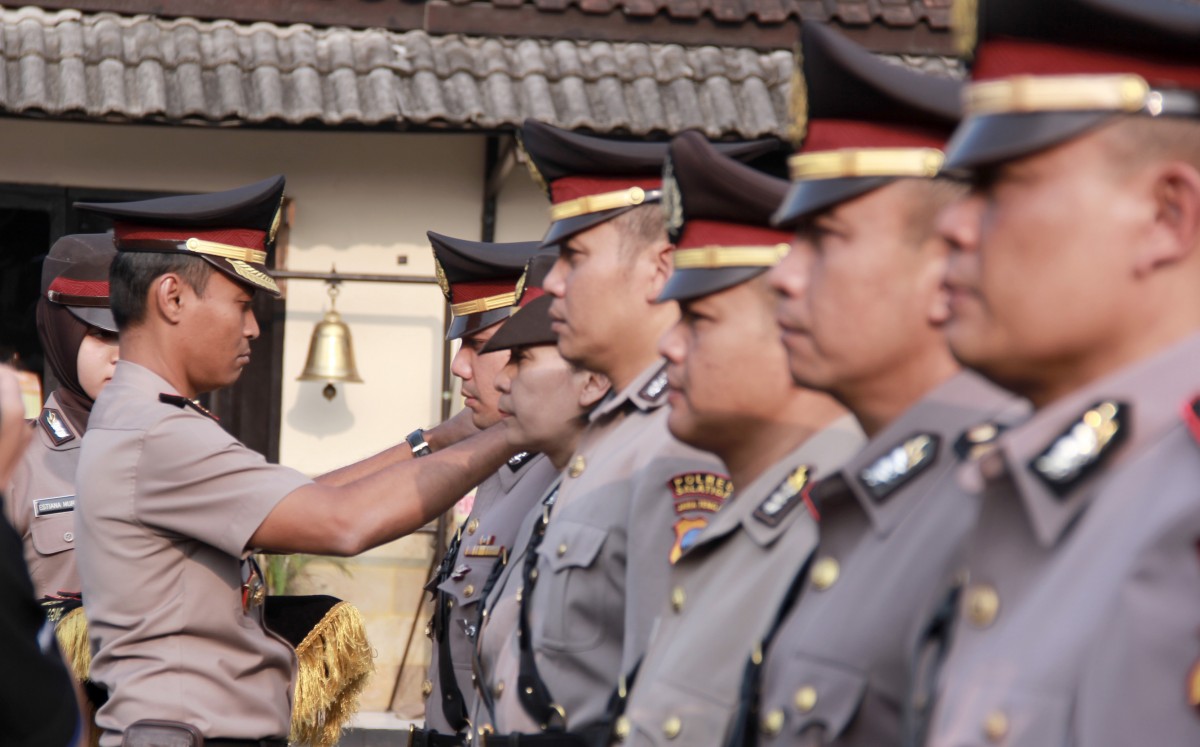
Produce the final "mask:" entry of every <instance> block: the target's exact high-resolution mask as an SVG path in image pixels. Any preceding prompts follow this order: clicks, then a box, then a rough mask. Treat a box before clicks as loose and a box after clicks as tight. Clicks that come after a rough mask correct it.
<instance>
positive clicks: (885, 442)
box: [813, 371, 1017, 535]
mask: <svg viewBox="0 0 1200 747" xmlns="http://www.w3.org/2000/svg"><path fill="white" fill-rule="evenodd" d="M1016 401H1017V400H1016V398H1014V397H1013V396H1012V395H1011V394H1008V393H1007V392H1005V391H1003V390H1001V389H999V388H998V387H996V386H994V385H993V384H990V383H988V382H987V381H985V380H984V379H983V377H981V376H979V375H978V374H975V373H973V372H970V371H963V372H960V373H958V374H956V375H955V376H953V377H951V378H950V379H948V380H946V381H945V382H943V383H942V384H940V385H939V386H937V387H935V388H934V389H933V390H931V391H930V392H929V393H928V394H926V395H925V396H924V397H923V398H921V399H920V400H919V401H918V402H917V403H916V404H914V405H913V406H912V407H910V408H909V409H908V410H906V411H905V412H904V414H902V415H901V416H900V417H899V418H897V419H896V420H895V422H893V423H891V424H890V425H888V426H887V427H886V428H884V429H883V430H882V431H880V432H879V433H878V434H877V435H876V436H875V437H874V438H872V439H871V440H870V442H869V443H867V445H866V446H865V447H864V448H863V449H862V451H860V452H859V453H858V454H856V455H855V456H854V457H852V458H851V459H849V460H848V461H847V462H846V464H845V466H843V467H842V469H841V470H839V471H838V472H837V473H835V474H833V475H830V476H829V477H828V478H827V479H825V480H822V481H820V482H819V483H818V484H817V485H816V486H815V487H814V488H813V496H814V499H815V500H816V503H817V510H818V511H820V510H821V506H822V505H823V504H824V505H829V504H830V503H832V502H836V501H841V500H845V499H847V498H853V500H854V501H855V503H856V504H857V505H858V506H859V507H860V508H861V509H862V510H863V512H864V513H865V514H866V515H867V518H868V519H869V520H870V522H871V526H872V527H874V529H875V531H876V532H877V533H879V534H880V535H886V534H888V533H889V532H891V531H892V529H894V528H895V527H896V526H897V525H898V524H900V522H901V521H903V520H904V517H906V516H907V515H908V514H909V512H910V511H912V509H913V508H914V507H915V506H916V505H917V504H918V503H919V502H920V500H921V498H922V497H923V496H924V495H925V494H926V493H927V492H928V491H927V490H921V489H918V488H919V486H920V485H921V484H922V483H923V482H925V481H924V480H923V479H922V478H923V477H927V476H929V475H930V474H936V473H938V472H939V471H940V470H938V469H937V468H938V467H939V466H941V467H942V468H943V469H944V468H945V466H946V464H945V463H946V460H954V459H955V456H954V441H955V439H956V438H957V437H958V435H959V434H960V433H962V431H964V430H965V429H967V428H969V427H971V426H973V425H978V424H979V423H981V422H985V421H987V420H990V419H992V418H994V417H996V416H997V415H999V414H1000V413H1002V412H1004V411H1006V410H1008V409H1011V408H1013V407H1014V406H1015V405H1014V402H1016ZM926 436H927V437H929V439H930V440H929V442H926V443H928V444H929V445H930V446H931V448H932V449H933V452H932V453H931V454H929V455H928V457H927V458H926V459H924V460H922V462H921V464H920V465H912V464H909V465H908V467H909V472H908V473H904V472H901V473H899V475H898V477H897V479H896V480H895V483H896V484H895V487H893V488H892V489H891V490H890V491H889V492H888V493H887V494H886V495H884V496H883V497H876V495H877V494H876V493H873V492H872V489H871V488H870V487H868V485H866V484H865V483H864V475H865V473H866V472H867V471H868V470H871V469H872V468H874V467H876V466H877V465H879V464H880V462H881V461H882V460H885V459H887V458H888V457H889V455H892V454H894V453H895V452H897V450H904V451H908V449H907V447H908V446H909V444H910V443H912V442H913V440H914V439H921V438H922V437H926Z"/></svg>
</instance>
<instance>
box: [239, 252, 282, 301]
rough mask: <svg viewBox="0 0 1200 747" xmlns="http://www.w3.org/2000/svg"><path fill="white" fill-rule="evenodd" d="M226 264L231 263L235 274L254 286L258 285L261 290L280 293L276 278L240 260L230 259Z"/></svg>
mask: <svg viewBox="0 0 1200 747" xmlns="http://www.w3.org/2000/svg"><path fill="white" fill-rule="evenodd" d="M226 262H228V263H229V265H230V267H232V268H233V271H234V272H236V273H237V274H238V275H240V276H242V277H243V278H245V279H246V280H248V281H249V282H250V283H251V284H252V285H256V286H258V287H259V288H265V289H266V290H269V291H271V292H272V293H279V286H278V285H277V284H276V283H275V278H273V277H271V276H270V275H268V274H267V273H265V272H263V271H262V270H260V269H258V268H257V267H254V266H253V265H249V264H246V263H245V262H243V261H241V260H240V259H229V260H226Z"/></svg>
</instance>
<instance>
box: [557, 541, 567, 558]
mask: <svg viewBox="0 0 1200 747" xmlns="http://www.w3.org/2000/svg"><path fill="white" fill-rule="evenodd" d="M566 554H567V543H566V542H564V543H562V544H561V545H559V546H558V557H560V558H561V557H562V556H564V555H566Z"/></svg>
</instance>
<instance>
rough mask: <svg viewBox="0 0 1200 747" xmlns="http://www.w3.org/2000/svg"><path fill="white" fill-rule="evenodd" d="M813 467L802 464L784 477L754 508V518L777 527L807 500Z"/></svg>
mask: <svg viewBox="0 0 1200 747" xmlns="http://www.w3.org/2000/svg"><path fill="white" fill-rule="evenodd" d="M811 473H812V469H811V468H810V467H809V466H808V465H807V464H802V465H800V466H799V467H797V468H796V469H794V470H792V471H791V473H790V474H789V475H788V476H787V477H785V478H783V482H781V483H779V485H778V486H776V488H775V489H774V490H772V491H771V494H770V495H768V496H767V497H766V499H765V500H764V501H763V502H762V503H760V504H758V508H756V509H754V518H755V519H758V520H759V521H760V522H762V523H763V524H766V525H767V526H769V527H777V526H779V523H780V522H782V521H783V520H784V518H785V517H786V516H787V515H788V514H790V513H791V512H792V509H793V508H795V507H796V506H797V505H798V504H800V503H801V502H803V501H805V500H807V499H806V497H805V488H807V487H808V480H809V475H810V474H811Z"/></svg>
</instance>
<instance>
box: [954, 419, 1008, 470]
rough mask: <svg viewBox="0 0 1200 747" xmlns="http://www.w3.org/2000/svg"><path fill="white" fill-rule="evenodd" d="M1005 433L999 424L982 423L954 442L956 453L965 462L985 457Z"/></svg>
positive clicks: (969, 429)
mask: <svg viewBox="0 0 1200 747" xmlns="http://www.w3.org/2000/svg"><path fill="white" fill-rule="evenodd" d="M1003 431H1004V426H1003V425H1000V424H999V423H980V424H979V425H976V426H973V427H971V428H968V429H966V430H965V431H963V432H962V434H961V435H960V436H959V437H958V440H956V441H955V442H954V453H955V454H956V455H957V456H958V458H959V459H961V460H962V461H964V462H967V461H973V460H975V459H978V458H979V457H981V456H983V454H985V453H986V452H988V451H989V450H990V449H991V447H992V446H993V445H994V444H995V443H996V439H997V438H999V437H1000V434H1001V433H1002V432H1003Z"/></svg>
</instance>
